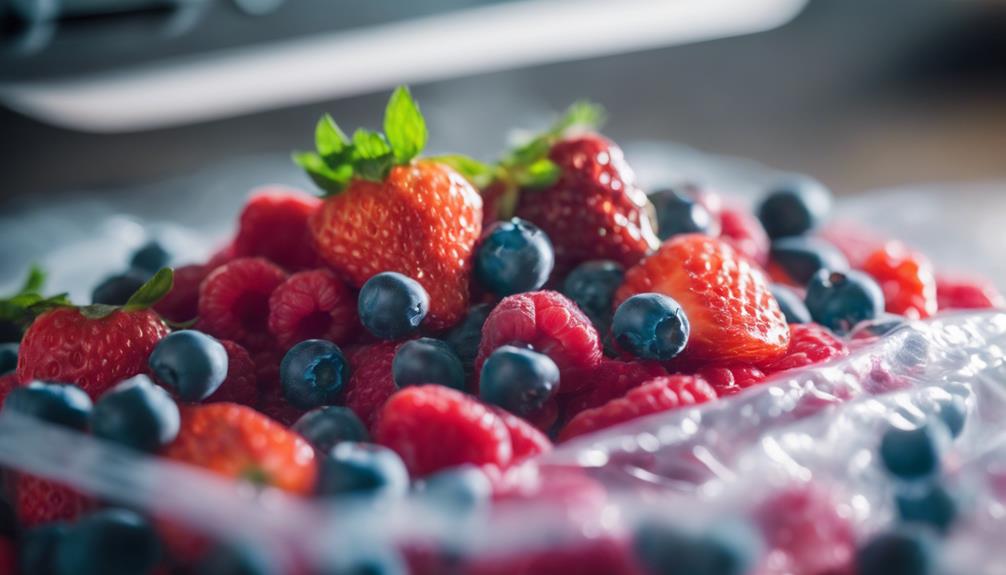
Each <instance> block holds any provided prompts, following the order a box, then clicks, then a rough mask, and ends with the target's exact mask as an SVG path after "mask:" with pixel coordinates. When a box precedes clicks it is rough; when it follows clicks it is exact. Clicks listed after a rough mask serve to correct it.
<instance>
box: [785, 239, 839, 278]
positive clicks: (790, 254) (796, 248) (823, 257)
mask: <svg viewBox="0 0 1006 575" xmlns="http://www.w3.org/2000/svg"><path fill="white" fill-rule="evenodd" d="M771 257H772V262H773V263H774V264H776V265H778V266H779V267H780V268H781V269H782V270H783V271H784V272H786V275H788V276H789V277H790V278H792V279H793V281H795V282H796V283H798V284H800V285H806V284H807V282H809V281H810V278H812V277H814V274H816V273H817V272H818V271H820V270H822V269H828V270H834V271H844V270H847V269H849V260H847V259H845V256H844V255H842V252H840V251H838V250H837V249H836V248H835V246H833V245H831V244H829V243H828V242H826V241H824V240H822V239H819V238H810V237H805V236H795V237H786V238H781V239H778V240H776V241H774V242H772V252H771Z"/></svg>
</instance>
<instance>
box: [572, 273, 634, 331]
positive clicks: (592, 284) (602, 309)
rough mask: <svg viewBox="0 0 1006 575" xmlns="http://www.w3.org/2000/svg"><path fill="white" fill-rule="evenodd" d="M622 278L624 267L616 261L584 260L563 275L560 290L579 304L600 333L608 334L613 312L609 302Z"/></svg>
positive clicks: (613, 297)
mask: <svg viewBox="0 0 1006 575" xmlns="http://www.w3.org/2000/svg"><path fill="white" fill-rule="evenodd" d="M624 279H625V270H624V269H623V268H622V266H621V265H620V264H618V263H617V262H611V261H605V260H598V261H592V262H585V263H582V264H580V265H578V266H577V267H576V268H575V269H573V271H571V272H569V275H568V276H566V280H565V281H564V282H563V284H562V293H564V294H566V297H568V298H569V299H571V300H573V302H574V303H576V305H578V306H580V309H582V310H583V313H585V314H587V317H589V318H590V321H591V323H593V324H594V327H596V328H597V330H598V331H599V332H600V333H608V327H609V326H610V325H611V314H612V313H613V311H614V310H612V309H611V302H612V300H614V299H615V290H617V289H618V286H620V285H622V280H624Z"/></svg>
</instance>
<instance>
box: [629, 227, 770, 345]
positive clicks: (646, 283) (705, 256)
mask: <svg viewBox="0 0 1006 575" xmlns="http://www.w3.org/2000/svg"><path fill="white" fill-rule="evenodd" d="M768 285H769V284H768V281H767V280H766V279H765V276H764V274H763V273H762V272H761V271H760V270H759V269H757V267H755V266H754V265H753V264H752V263H751V261H750V260H748V259H747V258H745V257H742V256H740V255H739V254H737V252H736V251H734V250H733V248H731V247H730V246H728V245H726V244H725V243H723V242H722V241H720V240H717V239H715V238H710V237H707V236H703V235H698V234H691V235H684V236H678V237H675V238H672V239H670V240H668V241H666V242H664V244H663V245H662V246H661V247H660V249H659V250H658V251H657V253H655V254H653V255H652V256H650V257H648V258H646V259H645V260H643V261H642V262H640V263H639V265H637V266H636V267H634V268H632V269H630V270H629V271H627V272H626V274H625V283H624V284H622V287H620V288H619V289H618V291H617V292H616V294H615V304H616V305H619V304H621V303H622V302H623V301H625V300H627V299H628V298H630V297H632V296H634V295H636V294H640V293H650V292H652V293H660V294H664V295H666V296H669V297H671V298H673V299H674V300H675V301H676V302H678V304H680V305H681V307H682V308H683V309H684V312H685V315H686V316H687V317H688V323H689V324H690V326H691V330H690V333H689V336H688V346H687V347H686V348H685V351H684V352H683V353H682V357H683V358H687V359H689V360H696V361H714V362H756V361H770V360H772V359H774V358H776V357H779V356H781V355H782V354H783V353H784V352H785V350H786V346H787V345H788V344H789V329H788V328H787V325H786V318H785V317H784V316H783V314H782V311H781V310H780V309H779V304H778V303H777V302H776V301H775V298H774V297H772V292H771V291H770V290H769V287H768Z"/></svg>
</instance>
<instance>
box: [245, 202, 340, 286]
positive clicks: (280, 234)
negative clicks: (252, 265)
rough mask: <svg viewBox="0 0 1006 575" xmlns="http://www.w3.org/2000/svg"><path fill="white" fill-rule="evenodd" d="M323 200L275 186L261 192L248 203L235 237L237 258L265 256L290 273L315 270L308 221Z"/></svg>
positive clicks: (315, 255)
mask: <svg viewBox="0 0 1006 575" xmlns="http://www.w3.org/2000/svg"><path fill="white" fill-rule="evenodd" d="M319 206H321V199H319V198H316V197H314V196H310V195H308V194H305V193H303V192H299V191H297V190H291V189H287V188H282V187H274V188H268V189H265V190H262V191H260V192H257V193H256V194H255V195H253V196H252V197H251V199H249V200H248V203H247V204H245V207H244V210H243V211H242V212H241V217H240V219H239V221H238V233H237V237H235V238H234V254H235V255H236V256H237V257H239V258H240V257H263V258H266V259H268V260H269V261H271V262H274V263H276V264H277V265H279V266H280V267H282V268H284V269H286V270H288V271H297V270H302V269H306V268H311V267H315V266H317V265H318V262H319V261H320V260H319V259H318V255H317V253H316V252H315V249H314V242H313V240H312V239H311V232H310V230H309V228H308V223H307V222H308V218H310V217H311V214H313V213H314V212H315V211H317V209H318V207H319Z"/></svg>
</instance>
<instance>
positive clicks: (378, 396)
mask: <svg viewBox="0 0 1006 575" xmlns="http://www.w3.org/2000/svg"><path fill="white" fill-rule="evenodd" d="M600 116H601V113H600V111H599V109H598V108H597V107H595V106H592V105H589V104H576V105H574V106H572V107H571V108H570V110H569V111H568V113H567V114H566V115H565V116H564V117H563V118H561V119H560V120H559V121H558V122H556V124H555V125H554V126H552V127H551V128H550V129H549V130H547V131H546V132H544V133H541V134H539V135H537V136H535V137H534V138H532V139H530V140H528V141H527V142H525V143H524V144H522V145H520V146H519V147H516V148H514V149H512V150H510V151H509V152H507V153H506V154H505V155H504V156H503V157H502V158H501V159H500V160H499V161H498V162H496V163H494V164H491V165H490V164H483V163H481V162H477V161H475V160H472V159H471V158H468V157H465V156H461V155H450V156H437V157H421V156H420V154H421V153H422V151H423V149H424V146H425V144H426V139H427V133H426V126H425V123H424V121H423V118H422V116H421V114H420V112H419V108H418V106H417V105H416V104H415V102H414V101H413V99H412V97H411V95H410V94H409V91H408V90H407V89H405V88H399V89H398V90H396V91H395V92H394V94H393V95H392V97H391V100H390V102H389V103H388V107H387V110H386V112H385V118H384V131H383V132H376V131H371V130H365V129H360V130H357V131H355V132H354V133H353V134H352V136H347V135H346V134H345V133H343V132H342V131H341V130H340V128H339V127H338V126H337V125H336V123H335V122H334V121H332V119H331V118H330V117H327V116H326V117H325V118H323V119H322V120H321V122H319V124H318V126H317V129H316V134H315V141H316V150H315V151H313V152H309V153H301V154H297V155H296V156H295V160H296V161H297V162H298V164H300V165H301V166H302V167H303V168H304V169H305V170H306V171H307V173H308V174H309V175H310V176H311V178H312V180H313V181H314V182H315V183H316V184H317V185H318V187H319V188H320V189H321V194H320V197H319V196H315V195H311V194H308V193H303V192H300V191H297V190H292V189H286V188H270V189H266V190H263V191H259V192H257V193H256V194H254V195H253V196H252V197H251V198H250V199H249V200H248V202H247V204H246V205H245V206H244V207H243V209H242V210H241V214H240V217H239V219H238V225H237V233H236V234H235V236H234V237H233V240H232V241H231V242H230V243H229V244H228V245H226V247H224V248H223V249H221V250H220V251H219V252H217V253H216V255H214V256H213V257H212V258H211V259H210V260H209V261H207V262H204V263H199V264H191V265H183V266H180V267H175V268H174V269H172V268H170V267H168V265H167V264H168V263H169V262H171V261H172V260H173V259H178V257H179V255H172V254H169V253H168V252H166V251H165V250H164V249H163V248H162V247H161V246H160V245H159V244H158V243H157V242H156V241H152V242H151V243H149V244H148V245H146V246H144V247H143V248H142V249H141V250H139V251H138V252H136V254H135V256H134V257H133V259H132V261H131V265H130V268H129V269H128V270H127V271H125V272H123V273H121V274H118V275H115V276H113V277H110V278H108V279H107V280H106V281H104V282H102V283H101V284H100V285H98V286H97V287H96V288H95V289H94V292H93V301H92V302H91V303H90V304H89V305H75V304H73V303H71V302H70V301H68V300H67V298H66V297H65V296H62V295H56V296H48V297H46V296H44V295H43V292H42V288H43V286H42V282H43V280H44V276H43V274H42V273H41V272H40V271H39V270H33V271H32V273H31V274H30V276H29V278H28V280H27V281H26V282H25V286H24V289H23V290H21V292H20V293H17V294H15V295H13V296H11V297H8V298H7V299H4V300H2V301H0V322H2V326H3V335H4V338H5V340H6V341H9V342H10V343H5V344H3V347H2V350H0V360H2V364H0V373H5V375H3V376H2V378H0V393H2V395H0V397H2V398H3V412H4V413H5V414H8V413H17V414H20V415H27V416H30V417H35V418H38V419H41V420H43V421H45V422H47V423H50V424H53V425H57V426H63V427H65V428H70V429H73V430H76V431H79V432H81V433H89V434H91V435H93V436H94V437H96V438H99V439H101V440H104V441H108V442H113V443H116V444H118V445H120V446H122V447H124V448H127V449H131V450H137V451H140V452H147V453H151V454H157V455H158V456H161V457H164V458H168V459H172V460H175V461H177V462H182V463H185V464H188V465H191V466H196V467H200V468H203V469H205V470H207V471H210V472H212V473H216V474H219V475H222V476H225V477H228V478H232V479H233V480H234V482H235V484H237V483H239V482H241V483H251V484H254V485H257V486H261V487H262V488H263V489H264V488H266V487H272V488H277V489H280V490H284V491H287V492H289V493H292V494H296V495H299V496H303V497H305V498H310V497H316V498H331V497H335V496H344V495H356V496H360V497H370V498H375V499H383V498H396V497H404V496H406V495H407V494H409V493H410V492H415V491H417V490H418V491H421V492H424V493H429V494H437V496H439V497H443V499H444V501H445V503H444V504H445V505H447V504H451V505H461V506H465V505H468V506H471V505H476V504H479V503H480V502H485V501H490V500H493V501H501V500H510V499H515V498H516V499H520V498H524V499H527V500H534V499H535V498H540V499H542V500H546V499H547V500H550V501H552V502H554V501H556V500H559V501H564V498H569V499H570V501H574V500H575V501H574V502H573V503H571V505H581V504H583V502H584V501H587V500H591V498H592V497H593V496H594V495H595V492H596V491H597V490H599V489H601V490H602V491H603V489H602V488H601V487H600V484H598V483H596V482H592V481H590V480H589V478H587V477H586V476H578V475H577V474H575V473H573V472H572V471H570V472H569V473H566V474H565V475H563V476H562V477H561V478H560V479H558V480H553V481H551V482H547V483H542V484H538V485H531V486H529V485H526V484H523V483H522V480H520V479H519V478H515V476H514V475H513V474H511V473H510V471H511V470H514V469H515V468H516V466H517V465H518V464H520V463H521V462H524V461H526V460H528V459H529V458H532V457H534V456H536V455H539V454H541V453H543V452H547V451H549V450H550V449H552V447H553V445H554V444H555V443H561V442H565V441H569V440H572V439H574V438H581V437H583V436H586V435H587V434H591V433H593V432H596V431H598V430H601V429H605V428H607V427H610V426H614V425H617V424H621V423H624V422H626V421H630V420H633V419H636V418H640V417H643V416H647V415H651V414H657V413H660V412H666V411H669V410H674V409H678V408H681V407H685V406H693V405H696V404H700V403H704V402H712V401H723V400H725V398H727V397H728V396H731V395H734V394H737V393H741V392H743V391H744V390H745V389H746V388H749V387H752V386H757V385H760V384H762V383H763V382H765V381H767V380H769V379H770V378H772V377H773V376H774V375H776V374H779V373H781V372H784V371H787V370H793V369H798V368H804V367H807V366H811V365H814V364H819V363H823V362H827V361H831V360H834V359H837V358H841V357H843V356H845V355H847V354H848V353H849V351H850V348H854V347H855V346H859V345H865V344H867V343H868V342H869V341H871V340H873V339H876V338H878V337H880V336H882V335H883V334H884V333H886V332H888V331H890V330H892V329H894V328H896V327H898V326H899V325H901V324H902V323H904V322H905V321H908V320H916V319H923V318H927V317H929V316H931V315H933V314H935V313H937V312H938V311H940V310H944V309H952V308H992V307H997V306H1000V305H1002V303H1003V302H1002V298H1001V297H1000V296H999V295H998V294H997V293H996V291H995V289H994V288H992V287H991V286H989V285H988V284H987V283H985V282H981V281H974V280H967V279H955V278H949V277H947V278H945V277H942V276H940V275H936V274H935V272H934V270H933V266H932V264H931V263H930V262H929V261H928V260H927V259H926V257H925V256H924V255H923V254H921V253H918V252H917V251H914V250H912V249H910V248H909V247H906V246H905V245H903V244H901V243H899V242H896V241H895V242H886V241H885V242H880V243H878V242H874V241H871V240H867V239H864V237H863V236H861V235H860V234H858V233H857V232H855V231H850V230H849V229H847V228H842V227H841V226H834V225H825V224H826V220H827V217H828V212H829V209H830V204H831V198H830V195H829V192H828V191H827V190H826V189H825V188H823V187H822V186H821V185H820V184H818V183H816V182H815V181H813V180H810V179H806V178H793V179H790V180H787V181H783V182H780V183H779V184H778V186H776V187H773V188H771V189H769V190H766V194H765V196H764V198H763V199H762V201H761V202H760V203H759V204H758V205H757V207H756V209H754V210H753V211H751V210H749V209H747V208H745V207H743V206H739V205H734V204H731V203H730V202H729V200H728V199H727V198H721V197H720V196H719V195H718V194H717V193H716V192H715V191H713V190H710V189H707V188H705V187H703V186H702V185H700V184H692V183H688V184H681V185H678V186H675V187H672V188H668V189H661V190H654V191H650V193H647V192H646V191H644V190H642V189H640V188H639V187H638V186H637V184H636V183H635V181H634V176H633V173H632V170H631V169H630V167H629V165H628V164H627V163H626V160H625V159H624V158H623V155H622V152H621V150H620V149H619V148H618V146H617V145H615V144H614V143H612V142H611V141H609V140H607V139H606V138H604V137H603V136H600V135H598V134H597V133H596V132H595V131H593V130H594V128H595V126H596V125H597V123H598V122H599V120H600ZM905 441H908V440H905ZM894 459H895V460H896V459H897V457H894ZM911 464H912V463H911V462H909V463H908V464H907V465H911ZM6 487H7V490H6V493H7V498H6V500H7V502H9V505H7V503H5V504H4V505H5V507H4V508H3V513H2V514H3V517H2V518H0V530H2V536H0V572H2V573H21V574H23V575H29V574H55V575H71V574H73V575H92V574H94V575H98V574H102V575H119V574H122V575H127V574H136V575H141V574H153V573H158V574H160V573H197V574H210V573H221V574H230V573H235V574H237V573H260V572H262V571H261V570H256V567H255V565H254V562H253V561H251V560H249V559H247V557H242V556H240V554H239V553H238V552H237V551H235V550H234V549H232V548H230V547H226V546H223V545H218V544H217V543H216V542H215V541H213V540H211V539H210V538H207V537H203V536H200V535H198V534H192V533H187V532H186V530H185V529H184V527H183V526H179V525H176V524H172V523H171V522H170V521H168V520H166V519H164V518H156V517H145V516H143V515H142V514H140V513H137V512H135V511H132V510H128V509H120V508H115V507H112V506H110V505H109V504H108V503H107V502H104V501H99V500H96V499H94V498H92V497H90V496H88V494H85V493H80V492H78V491H76V490H74V489H73V488H72V487H69V486H66V485H61V484H58V483H55V482H53V481H51V480H48V479H45V478H42V477H37V476H33V475H31V474H27V473H23V472H16V471H8V472H7V474H6ZM601 495H602V496H603V493H602V494H601ZM784 497H785V498H787V499H786V501H782V502H774V503H771V504H770V505H771V506H772V507H771V511H766V513H767V514H769V515H770V516H771V521H768V523H771V524H773V525H775V529H776V531H778V532H779V533H781V535H779V536H780V537H789V538H791V539H792V538H801V537H803V538H805V539H806V541H808V542H809V541H811V540H812V539H814V537H816V536H818V535H820V534H821V533H820V530H825V531H827V530H828V529H831V530H833V531H834V530H838V531H839V532H840V533H838V535H837V537H838V538H839V539H842V538H845V539H848V538H849V535H848V533H846V532H845V531H842V530H843V529H845V528H844V527H841V526H837V527H836V526H834V525H827V524H825V525H820V524H819V525H817V528H818V531H817V532H815V533H816V535H815V534H811V533H803V534H801V533H800V532H801V531H803V530H806V529H807V528H808V527H807V526H806V525H802V524H801V523H800V517H802V516H803V515H802V514H804V513H805V512H806V513H807V514H813V516H814V517H824V518H825V519H824V520H823V521H825V522H827V521H829V519H828V517H829V516H828V514H827V513H821V512H820V511H819V510H813V508H815V507H820V506H821V505H823V504H822V503H821V502H820V501H819V500H818V499H817V497H818V496H817V494H815V493H811V492H794V493H789V494H786V495H784ZM459 501H460V502H461V503H459ZM8 506H9V509H7V507H8ZM375 512H377V511H375ZM787 521H788V522H789V523H786V522H787ZM834 521H837V520H834ZM777 535H778V533H777ZM832 535H834V533H832ZM675 537H677V538H675ZM693 539H694V540H693ZM693 539H687V538H685V539H682V538H681V537H680V536H677V535H674V534H670V533H666V532H661V531H660V530H659V529H657V530H653V529H650V530H644V531H641V532H640V533H639V534H638V536H637V538H636V541H635V544H634V545H628V544H626V543H625V542H613V541H605V542H603V543H598V544H597V545H595V546H592V547H591V548H590V549H588V550H586V551H583V552H580V553H577V554H575V555H574V554H569V553H566V554H563V553H561V552H557V553H553V554H549V553H540V554H538V555H537V556H534V557H530V558H528V557H525V558H520V559H519V560H517V559H513V558H511V559H509V560H502V559H501V560H493V561H488V560H479V559H478V558H476V559H473V560H465V559H463V558H461V557H458V556H448V555H450V554H446V555H445V554H443V553H441V554H435V553H433V554H431V553H426V554H423V553H412V554H408V553H407V554H406V556H405V558H404V559H403V558H401V557H399V558H397V559H394V560H393V559H391V558H388V557H385V558H383V559H382V560H381V561H375V562H374V563H373V564H368V565H365V566H360V565H350V566H343V567H331V568H328V570H323V571H321V573H326V574H335V573H340V574H341V573H375V574H378V573H381V574H383V573H402V572H407V571H409V570H411V572H422V573H465V574H469V573H471V574H474V573H480V574H481V573H523V574H531V573H534V574H561V573H624V574H628V573H638V574H645V573H652V574H657V573H667V574H679V573H681V574H690V575H741V574H742V573H745V572H747V571H746V568H745V567H743V566H742V563H739V562H737V561H734V560H733V556H732V555H731V554H730V553H729V552H727V551H724V550H723V549H721V548H719V547H717V546H716V545H715V544H714V543H713V542H712V541H704V540H699V539H697V538H693ZM790 543H792V541H790ZM811 544H812V543H807V545H811ZM882 551H883V550H882ZM888 551H890V550H888ZM897 551H898V550H897V549H896V550H895V552H891V553H893V555H892V557H900V556H899V555H897ZM901 551H904V550H901ZM871 552H876V551H875V550H874V551H869V550H866V551H864V552H862V553H860V554H859V555H858V556H857V557H859V559H860V565H859V569H858V571H856V567H855V566H854V565H853V563H855V562H856V558H855V557H853V556H854V555H855V553H848V554H846V556H845V561H846V564H844V565H839V566H836V565H834V564H832V563H829V562H827V561H823V562H822V561H817V563H815V562H814V560H813V559H808V560H807V561H808V562H806V563H803V564H802V565H804V567H800V566H796V567H793V566H792V565H791V566H790V567H791V569H790V570H789V571H785V572H787V573H807V574H809V575H837V574H840V573H843V574H844V573H854V572H858V573H860V574H861V575H877V574H881V573H894V571H886V570H885V569H887V568H891V569H893V567H891V565H892V563H891V562H890V561H887V560H884V561H879V562H878V561H877V560H876V558H871V557H872V556H871V555H870V554H869V553H871ZM797 555H799V553H797ZM824 555H827V553H824ZM817 557H818V558H820V557H822V555H820V554H818V555H817ZM871 561H872V563H871ZM891 561H895V563H896V560H891ZM806 565H824V567H820V568H818V567H806ZM878 569H879V570H878ZM304 572H305V573H309V572H310V571H309V570H306V569H305V570H304ZM782 572H783V571H779V573H782ZM897 572H898V573H916V572H918V573H923V571H897Z"/></svg>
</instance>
